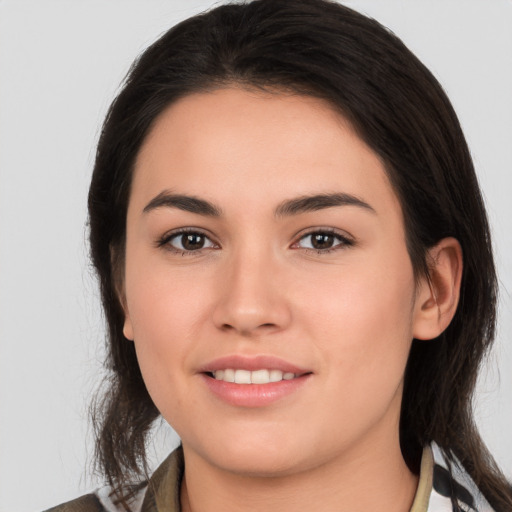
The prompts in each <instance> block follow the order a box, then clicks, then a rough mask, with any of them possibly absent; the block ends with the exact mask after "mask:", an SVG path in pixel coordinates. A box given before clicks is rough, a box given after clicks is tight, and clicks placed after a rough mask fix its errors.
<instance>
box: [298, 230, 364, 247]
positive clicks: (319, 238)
mask: <svg viewBox="0 0 512 512" xmlns="http://www.w3.org/2000/svg"><path fill="white" fill-rule="evenodd" d="M353 244H354V242H353V241H352V240H350V239H349V238H347V237H345V236H343V235H341V234H339V233H336V232H334V231H330V230H318V231H313V232H310V233H308V234H306V235H303V236H302V237H301V238H300V239H299V241H298V242H297V243H296V244H294V247H296V248H300V249H309V250H314V251H317V252H330V251H333V250H337V249H342V248H343V247H347V246H351V245H353Z"/></svg>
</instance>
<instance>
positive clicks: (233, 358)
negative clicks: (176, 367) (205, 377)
mask: <svg viewBox="0 0 512 512" xmlns="http://www.w3.org/2000/svg"><path fill="white" fill-rule="evenodd" d="M227 368H232V369H235V370H248V371H255V370H262V369H267V370H281V371H282V372H283V373H294V374H295V375H303V374H305V373H311V370H307V369H305V368H300V367H299V366H296V365H294V364H292V363H290V362H288V361H285V360H284V359H281V358H279V357H275V356H270V355H258V356H242V355H238V354H233V355H229V356H224V357H219V358H218V359H214V360H213V361H210V362H209V363H207V364H205V365H204V366H202V367H201V368H200V369H199V371H200V372H201V373H213V372H215V371H217V370H226V369H227Z"/></svg>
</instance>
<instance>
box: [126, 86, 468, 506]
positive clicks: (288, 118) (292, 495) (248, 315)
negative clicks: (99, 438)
mask: <svg viewBox="0 0 512 512" xmlns="http://www.w3.org/2000/svg"><path fill="white" fill-rule="evenodd" d="M163 193H172V194H183V195H187V196H193V197H195V198H201V199H203V200H206V201H208V202H210V203H211V204H213V205H214V206H215V207H216V208H217V209H218V210H219V211H220V212H221V214H220V215H219V216H211V215H202V214H199V213H192V212H190V211H184V210H183V209H181V208H177V207H173V206H169V205H160V206H158V205H157V207H150V208H149V209H147V211H144V209H145V208H146V207H147V206H148V204H150V203H151V202H152V201H153V206H155V202H154V199H155V197H157V196H159V195H161V194H163ZM332 193H337V194H349V195H350V196H352V197H355V198H357V199H359V200H361V201H363V202H364V203H365V204H366V205H368V207H365V206H361V205H354V204H348V205H347V204H345V205H338V206H331V207H324V208H321V209H318V210H314V211H300V212H298V213H297V212H296V213H294V214H286V215H276V209H277V208H278V207H279V206H280V205H281V204H282V203H283V202H284V201H288V200H291V199H295V198H301V197H304V196H310V195H316V194H332ZM160 197H161V196H160ZM181 228H194V229H195V231H197V232H199V233H202V234H205V235H206V236H207V238H205V239H202V240H204V244H205V246H204V247H203V248H202V249H199V250H189V251H188V252H187V251H183V249H181V250H180V242H181V241H182V238H181V237H180V236H176V237H175V238H169V233H175V232H176V230H177V231H179V229H181ZM326 229H327V230H334V231H335V234H336V236H335V237H334V238H333V239H332V243H333V247H332V248H331V250H330V251H328V250H326V249H320V250H315V249H312V248H311V242H312V239H311V237H310V236H308V235H310V234H311V232H315V233H318V232H322V230H323V231H324V232H325V230H326ZM173 230H175V231H173ZM338 236H339V237H340V238H337V237H338ZM162 239H164V241H165V243H163V242H162ZM343 240H345V241H343ZM346 240H348V241H349V242H348V243H347V242H346ZM431 259H432V262H433V269H434V270H433V275H432V284H431V285H429V284H428V282H427V280H426V279H425V278H420V279H418V280H415V276H414V273H413V268H412V265H411V261H410V258H409V255H408V253H407V249H406V244H405V234H404V223H403V217H402V210H401V207H400V203H399V201H398V199H397V197H396V195H395V193H394V191H393V189H392V187H391V185H390V183H389V180H388V178H387V176H386V173H385V171H384V167H383V164H382V162H381V161H380V160H379V158H378V157H377V156H376V154H375V153H374V152H373V151H372V150H371V149H370V148H369V147H368V146H367V145H366V144H365V143H364V142H363V141H362V140H361V139H360V138H359V137H358V136H357V135H356V134H355V133H354V131H353V130H352V129H351V127H350V125H349V124H348V123H347V122H346V121H345V120H344V119H343V118H342V117H340V116H339V115H338V114H337V113H335V112H334V111H333V110H332V109H331V108H330V107H329V105H327V104H326V103H325V102H323V101H322V100H319V99H314V98H310V97H303V96H298V95H289V94H288V95H285V94H278V93H273V94H270V93H263V92H261V91H259V92H255V91H248V90H244V89H241V88H234V87H233V88H226V89H221V90H217V91H215V92H211V93H201V94H193V95H190V96H187V97H185V98H183V99H181V100H179V101H178V102H176V103H175V104H173V105H171V106H170V107H169V108H168V109H167V110H166V111H165V112H164V113H163V114H161V116H160V117H159V118H158V120H157V121H156V123H155V125H154V127H153V129H152V131H151V132H150V134H149V135H148V137H147V139H146V141H145V143H144V144H143V147H142V149H141V151H140V153H139V155H138V159H137V162H136V166H135V172H134V177H133V183H132V191H131V197H130V201H129V208H128V214H127V241H126V260H125V265H126V266H125V276H124V283H123V297H122V299H123V303H124V307H125V313H126V321H125V326H124V333H125V336H126V337H127V338H129V339H132V340H134V342H135V347H136V351H137V357H138V360H139V364H140V367H141V371H142V374H143V376H144V380H145V383H146V385H147V388H148V391H149V393H150V395H151V396H152V398H153V400H154V402H155V404H156V406H157V407H158V409H159V410H160V412H161V413H162V415H163V416H164V418H165V419H166V420H167V421H168V422H169V423H170V424H171V425H172V426H173V428H174V429H175V430H176V431H177V432H178V434H179V435H180V437H181V439H182V443H183V449H184V454H185V466H186V470H185V479H184V483H183V486H182V493H181V499H182V504H183V509H184V510H185V511H187V510H193V511H196V512H197V511H205V510H208V511H217V510H219V511H220V510H237V511H238V510H240V511H242V510H269V509H270V507H275V506H279V510H281V511H283V510H284V511H287V510H294V511H301V510H308V511H311V510H320V509H321V510H323V511H331V510H332V511H338V512H339V511H345V510H346V511H352V512H354V511H356V512H357V511H359V510H361V511H363V510H365V511H366V510H371V509H374V510H389V511H406V510H409V509H410V506H411V503H412V501H413V498H414V493H415V490H416V486H417V477H416V476H415V475H413V474H412V473H411V472H410V471H409V470H408V468H407V467H406V465H405V463H404V460H403V458H402V455H401V452H400V447H399V438H398V422H399V414H400V403H401V397H402V389H403V375H404V369H405V365H406V361H407V356H408V353H409V349H410V345H411V341H412V338H413V337H416V338H423V339H429V338H433V337H435V336H437V335H438V334H439V333H440V332H441V331H442V330H443V329H444V328H445V327H446V326H447V325H448V323H449V321H450V320H451V317H452V316H453V313H454V310H455V307H456V304H457V299H458V286H459V284H460V272H461V265H462V264H461V255H460V248H459V247H458V244H457V242H456V241H454V240H451V239H445V240H443V241H441V242H440V243H439V244H438V245H437V246H436V247H435V248H433V249H432V251H431ZM232 354H242V355H247V356H255V355H261V354H263V355H271V356H277V357H280V358H281V359H284V360H286V361H289V362H290V363H292V364H294V365H296V366H299V367H300V368H304V369H307V370H308V371H309V372H311V375H310V376H309V377H308V379H307V381H306V382H305V383H304V384H303V385H302V386H301V387H300V388H299V389H298V390H297V391H296V392H294V393H292V394H290V395H287V396H285V397H284V398H282V399H280V400H278V401H277V402H275V403H272V404H270V405H266V406H264V407H256V408H251V407H239V406H234V405H231V404H228V403H226V402H225V401H223V400H221V399H219V398H217V397H215V396H213V395H212V393H211V391H210V390H209V389H208V387H207V386H205V384H204V376H203V375H202V374H201V373H200V368H201V367H202V366H204V365H205V364H207V363H208V362H210V361H211V360H213V359H215V358H218V357H221V356H226V355H232Z"/></svg>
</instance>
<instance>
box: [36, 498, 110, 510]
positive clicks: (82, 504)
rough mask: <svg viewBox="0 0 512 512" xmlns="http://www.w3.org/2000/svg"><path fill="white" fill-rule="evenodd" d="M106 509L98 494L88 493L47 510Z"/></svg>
mask: <svg viewBox="0 0 512 512" xmlns="http://www.w3.org/2000/svg"><path fill="white" fill-rule="evenodd" d="M104 510H105V509H104V507H103V505H102V504H101V502H100V500H99V498H98V496H96V494H86V495H84V496H81V497H80V498H76V499H74V500H72V501H68V502H67V503H63V504H62V505H57V506H56V507H53V508H50V509H48V510H46V511H45V512H103V511H104Z"/></svg>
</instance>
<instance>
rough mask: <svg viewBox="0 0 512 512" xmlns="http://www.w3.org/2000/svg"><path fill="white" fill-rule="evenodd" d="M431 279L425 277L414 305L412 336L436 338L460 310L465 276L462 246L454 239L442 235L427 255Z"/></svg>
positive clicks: (428, 338) (426, 338)
mask: <svg viewBox="0 0 512 512" xmlns="http://www.w3.org/2000/svg"><path fill="white" fill-rule="evenodd" d="M427 264H428V267H429V278H427V277H422V278H421V281H420V283H419V285H418V289H417V293H416V302H415V306H414V319H413V336H414V338H416V339H420V340H431V339H433V338H437V336H439V335H440V334H441V333H442V332H443V331H444V330H445V329H446V328H447V327H448V325H449V324H450V322H451V321H452V318H453V317H454V315H455V311H456V310H457V305H458V303H459V294H460V283H461V279H462V249H461V247H460V244H459V242H458V240H456V239H455V238H451V237H449V238H443V239H442V240H441V241H440V242H439V243H437V244H436V245H435V246H434V247H432V248H431V249H430V250H429V251H428V254H427Z"/></svg>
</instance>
